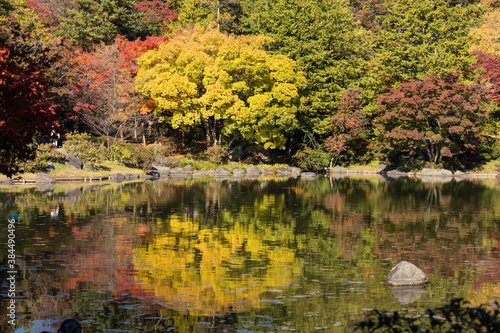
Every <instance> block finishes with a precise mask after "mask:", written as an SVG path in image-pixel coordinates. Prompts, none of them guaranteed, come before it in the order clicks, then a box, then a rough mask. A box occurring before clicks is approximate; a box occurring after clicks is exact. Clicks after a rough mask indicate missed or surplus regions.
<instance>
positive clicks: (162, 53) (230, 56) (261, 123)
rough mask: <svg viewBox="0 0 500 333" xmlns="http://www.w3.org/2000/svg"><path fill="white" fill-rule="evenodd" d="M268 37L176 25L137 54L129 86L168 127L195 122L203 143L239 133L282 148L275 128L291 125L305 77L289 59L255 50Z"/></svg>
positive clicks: (266, 145)
mask: <svg viewBox="0 0 500 333" xmlns="http://www.w3.org/2000/svg"><path fill="white" fill-rule="evenodd" d="M270 42H271V40H270V39H269V38H266V37H263V36H260V37H235V36H233V35H227V34H224V33H221V32H218V31H216V30H208V31H205V30H190V31H184V32H183V33H181V34H178V35H177V36H174V37H173V38H172V39H171V40H170V41H169V42H168V43H166V44H162V45H161V46H160V48H159V50H157V51H149V52H147V53H146V54H144V55H143V56H142V57H141V58H140V59H139V64H140V65H141V69H140V70H139V73H138V75H137V91H139V92H141V93H143V94H145V95H147V96H149V97H150V98H151V99H152V100H153V101H154V102H155V103H156V111H157V112H159V113H161V114H162V119H163V120H166V121H168V122H170V123H171V125H172V127H173V128H180V129H183V130H186V129H188V128H189V127H192V126H197V125H199V124H202V125H203V126H204V127H205V132H206V138H207V142H208V143H209V145H221V143H222V135H223V134H225V135H234V134H241V135H242V136H243V138H245V139H247V140H253V141H255V142H256V143H257V144H261V145H263V147H264V148H265V149H274V148H283V147H284V144H285V141H286V140H285V136H284V134H283V133H284V132H286V131H289V130H293V129H294V128H297V126H298V123H297V119H296V115H297V111H298V107H297V105H298V103H299V93H298V90H299V88H302V87H303V86H304V84H305V78H304V76H303V74H302V73H301V72H299V71H298V69H297V65H296V63H295V62H294V61H292V60H290V59H288V58H286V57H285V56H281V55H275V56H272V55H269V54H268V53H266V52H265V51H264V50H263V47H264V44H266V43H270Z"/></svg>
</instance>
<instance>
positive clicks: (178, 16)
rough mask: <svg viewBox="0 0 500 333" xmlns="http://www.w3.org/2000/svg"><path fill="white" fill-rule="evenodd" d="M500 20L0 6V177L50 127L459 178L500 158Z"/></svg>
mask: <svg viewBox="0 0 500 333" xmlns="http://www.w3.org/2000/svg"><path fill="white" fill-rule="evenodd" d="M499 15H500V3H499V2H497V1H495V0H485V1H481V2H479V1H474V0H471V1H461V0H434V1H433V0H415V1H409V0H350V1H342V0H316V1H313V0H277V1H269V0H168V1H162V0H144V1H138V0H26V1H21V0H0V20H1V24H0V151H1V156H0V173H3V174H5V175H7V176H12V175H15V174H17V173H18V172H21V171H22V170H23V168H25V167H26V161H30V160H33V159H34V158H35V157H36V154H37V151H38V154H39V155H40V154H41V153H43V152H42V151H41V150H40V146H39V145H38V144H39V143H40V138H45V139H46V140H50V138H54V137H55V136H57V135H58V134H59V135H63V136H65V135H68V137H69V136H71V135H73V136H75V135H76V136H77V138H82V137H85V138H88V140H89V142H92V144H96V145H98V146H99V147H101V148H102V151H101V150H98V149H97V150H91V149H93V148H92V147H91V146H92V144H88V145H85V146H84V148H82V149H81V150H82V151H84V150H89V151H88V152H87V153H88V155H89V156H91V155H92V154H93V155H96V156H106V157H107V158H110V159H111V158H113V157H114V158H116V159H118V160H124V159H125V157H124V156H128V155H131V154H132V153H133V152H132V153H130V150H134V149H135V150H140V151H141V152H144V154H143V155H141V156H148V154H153V153H154V152H149V151H148V147H149V146H150V145H152V144H155V143H162V144H163V147H167V148H165V149H166V150H165V151H164V153H165V155H168V154H169V153H173V152H186V151H198V152H200V153H204V152H208V153H209V154H212V155H213V154H219V155H224V156H226V155H227V154H228V153H229V152H231V151H232V150H234V149H235V148H236V147H244V149H245V151H249V152H253V153H254V154H253V155H252V154H249V156H250V162H252V161H251V157H252V156H268V157H271V158H273V159H275V162H283V161H284V162H286V163H289V164H294V165H298V166H300V167H302V168H304V169H309V170H318V169H322V168H325V167H328V166H330V167H331V166H333V165H344V166H347V165H349V164H351V163H368V162H370V161H373V160H377V161H380V162H381V163H382V162H383V163H391V164H392V165H393V166H395V167H400V168H402V169H405V170H416V169H418V168H422V167H424V166H427V165H432V166H442V167H446V168H450V169H452V170H462V171H467V170H470V169H472V168H474V167H477V166H478V165H480V164H481V163H485V162H487V161H490V160H495V159H497V158H499V157H500V138H499V137H498V130H499V126H500V112H499V111H500V109H499V107H498V103H499V102H500V93H499V90H500V43H499V42H498V40H499V37H500V36H499V34H500V29H499V27H498V22H500V20H499ZM78 135H80V136H79V137H78ZM130 147H134V148H133V149H132V148H130ZM127 154H128V155H127ZM132 155H133V154H132ZM90 159H91V158H90Z"/></svg>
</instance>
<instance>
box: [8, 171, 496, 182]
mask: <svg viewBox="0 0 500 333" xmlns="http://www.w3.org/2000/svg"><path fill="white" fill-rule="evenodd" d="M308 174H309V177H307V176H304V175H302V177H301V175H300V174H294V175H291V174H279V173H272V174H225V175H224V176H223V177H221V176H222V175H220V176H219V175H214V174H213V173H207V174H206V175H204V176H201V177H197V176H195V177H193V174H173V175H168V176H166V177H155V178H152V179H139V178H135V179H118V181H116V180H117V179H116V178H114V177H113V176H95V177H88V176H85V177H58V178H54V182H52V183H47V182H42V181H37V180H36V179H22V178H21V179H9V178H0V185H41V184H46V185H48V184H55V183H100V182H108V181H115V182H119V183H121V182H125V181H136V180H161V179H172V178H173V179H193V178H194V179H197V178H202V177H205V176H211V177H214V178H216V179H221V178H224V179H230V178H231V179H236V180H239V179H251V180H256V179H259V178H261V177H277V178H284V177H294V178H298V177H301V178H303V179H307V180H314V179H315V178H316V177H318V176H324V177H328V176H329V177H331V178H336V177H337V178H338V177H344V176H351V175H360V176H363V175H365V176H384V175H385V176H387V173H386V172H382V171H376V170H346V171H345V172H337V173H335V172H334V173H330V174H328V173H314V174H315V177H310V176H311V173H309V172H308ZM388 177H389V178H394V179H397V178H403V177H416V178H426V179H429V178H431V179H436V180H437V179H448V178H449V179H450V180H451V179H459V180H464V179H495V178H500V174H497V173H484V174H482V173H470V174H468V173H464V174H461V175H455V176H422V175H421V173H420V172H404V173H403V172H401V173H399V175H398V176H397V177H394V176H393V177H391V176H388Z"/></svg>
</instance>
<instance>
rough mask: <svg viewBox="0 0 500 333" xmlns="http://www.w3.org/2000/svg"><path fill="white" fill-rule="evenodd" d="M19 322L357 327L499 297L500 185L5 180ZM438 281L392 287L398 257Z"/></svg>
mask: <svg viewBox="0 0 500 333" xmlns="http://www.w3.org/2000/svg"><path fill="white" fill-rule="evenodd" d="M15 212H17V213H18V215H19V221H18V222H17V225H16V230H15V236H16V238H15V254H16V265H17V267H16V271H17V272H18V273H17V275H16V280H15V281H16V282H15V284H16V299H17V300H18V302H17V303H16V309H17V313H16V321H15V323H16V325H15V331H16V332H41V331H43V330H48V331H51V332H56V331H57V328H58V326H59V324H60V323H61V322H62V320H64V319H66V318H70V317H75V318H76V319H78V320H79V321H80V322H81V323H82V326H83V328H84V332H94V331H95V332H143V331H151V332H154V331H157V332H287V331H294V330H295V331H297V332H312V331H316V330H321V331H325V332H344V331H346V332H347V331H353V330H354V327H353V324H354V323H355V322H356V321H359V320H362V319H363V318H365V317H364V316H365V315H366V313H367V312H368V311H370V310H371V309H374V308H376V309H380V310H398V311H400V310H407V311H410V312H411V313H423V312H424V311H425V309H426V308H428V307H432V306H440V305H442V304H444V303H445V302H447V301H448V300H450V299H451V298H453V297H463V298H465V299H466V300H468V301H469V302H471V303H472V304H473V305H476V304H483V303H491V302H493V301H500V183H499V182H498V181H497V180H496V179H489V180H466V181H461V182H457V181H452V182H450V183H446V184H435V183H426V182H422V180H420V179H413V178H403V179H399V180H390V179H386V178H382V177H378V176H373V177H347V178H342V179H330V178H323V177H321V178H318V179H317V180H315V181H303V180H300V179H272V178H269V179H260V180H253V181H251V180H238V181H232V180H226V181H215V180H213V179H210V178H206V179H200V180H182V181H175V180H167V181H163V182H159V181H158V182H134V183H123V184H109V183H107V184H94V185H89V184H64V185H57V186H55V187H54V188H52V189H43V188H36V187H24V186H12V187H1V188H0V217H1V218H2V219H3V221H4V223H2V224H1V227H0V238H1V239H0V243H1V245H0V246H1V250H0V259H1V261H0V262H1V269H0V283H1V284H2V289H1V295H2V297H1V304H0V306H1V309H2V310H1V311H0V318H2V321H1V322H0V325H1V326H0V331H2V332H10V331H14V327H13V326H12V325H9V324H8V320H9V318H8V317H7V316H6V314H7V311H6V308H7V306H8V305H9V300H10V299H9V297H8V294H7V291H8V285H9V282H8V280H7V278H8V276H9V275H8V273H7V271H8V270H9V269H8V251H7V241H8V240H7V234H8V229H7V225H8V223H7V221H8V219H9V217H10V216H11V215H12V214H13V213H15ZM402 260H407V261H410V262H412V263H414V264H415V265H417V266H418V267H419V268H421V269H422V270H423V271H424V272H425V273H426V274H427V277H428V279H429V280H430V284H429V285H428V286H427V288H421V289H417V290H403V291H401V290H391V289H390V288H389V287H388V286H387V283H386V275H387V274H388V272H389V271H390V269H391V268H392V267H393V266H394V265H395V264H397V263H398V262H399V261H402Z"/></svg>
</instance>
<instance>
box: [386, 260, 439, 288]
mask: <svg viewBox="0 0 500 333" xmlns="http://www.w3.org/2000/svg"><path fill="white" fill-rule="evenodd" d="M387 282H388V283H389V285H390V286H417V285H423V284H426V283H428V282H429V280H427V277H426V276H425V273H424V272H423V271H422V270H421V269H420V268H418V267H417V266H415V265H413V264H412V263H409V262H408V261H401V262H400V263H399V264H397V265H396V266H394V267H393V268H392V269H391V271H390V272H389V274H388V275H387Z"/></svg>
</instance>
